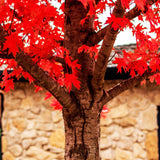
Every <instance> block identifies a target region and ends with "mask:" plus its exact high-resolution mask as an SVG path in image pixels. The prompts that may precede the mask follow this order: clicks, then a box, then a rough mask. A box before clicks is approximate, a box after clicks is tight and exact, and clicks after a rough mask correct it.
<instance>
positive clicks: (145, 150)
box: [2, 81, 160, 160]
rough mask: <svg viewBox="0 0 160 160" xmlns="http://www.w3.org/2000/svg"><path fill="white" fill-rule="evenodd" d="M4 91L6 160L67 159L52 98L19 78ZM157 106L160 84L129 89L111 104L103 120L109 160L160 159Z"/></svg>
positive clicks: (105, 152) (105, 154)
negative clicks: (45, 97) (36, 90)
mask: <svg viewBox="0 0 160 160" xmlns="http://www.w3.org/2000/svg"><path fill="white" fill-rule="evenodd" d="M107 85H109V86H111V85H113V84H112V83H110V82H109V81H108V82H107ZM4 95H5V102H4V112H3V117H2V126H3V136H2V151H3V160H62V159H63V155H64V126H63V120H62V115H61V112H59V111H54V110H53V109H52V108H51V107H49V105H50V100H46V101H44V95H45V91H40V92H38V93H35V92H34V88H33V87H32V86H29V85H28V84H27V83H20V82H19V83H16V86H15V90H14V91H12V92H8V93H5V94H4ZM156 105H160V87H157V86H156V85H150V86H148V87H146V86H141V87H137V88H134V89H131V90H128V91H125V92H124V93H122V94H121V95H120V96H118V97H117V98H115V99H113V100H112V101H111V102H110V103H108V104H107V106H108V107H109V109H110V112H109V113H108V115H107V118H106V119H101V142H100V149H101V152H100V154H101V157H102V159H103V160H158V144H157V143H158V139H157V117H156V116H157V110H156Z"/></svg>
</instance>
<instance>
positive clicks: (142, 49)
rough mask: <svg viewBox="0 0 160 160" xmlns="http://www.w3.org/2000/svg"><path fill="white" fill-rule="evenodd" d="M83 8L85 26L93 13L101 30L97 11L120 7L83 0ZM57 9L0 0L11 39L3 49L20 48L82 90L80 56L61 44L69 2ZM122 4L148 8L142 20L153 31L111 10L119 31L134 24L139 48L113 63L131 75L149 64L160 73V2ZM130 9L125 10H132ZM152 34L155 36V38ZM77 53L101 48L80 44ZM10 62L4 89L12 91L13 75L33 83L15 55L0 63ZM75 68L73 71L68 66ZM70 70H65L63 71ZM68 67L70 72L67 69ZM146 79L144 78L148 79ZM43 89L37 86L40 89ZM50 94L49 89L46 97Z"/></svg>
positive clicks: (41, 1) (40, 1)
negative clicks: (75, 56)
mask: <svg viewBox="0 0 160 160" xmlns="http://www.w3.org/2000/svg"><path fill="white" fill-rule="evenodd" d="M79 1H80V2H81V3H82V4H83V5H84V9H87V10H88V14H87V16H86V17H85V18H84V17H83V19H81V21H80V23H81V25H82V27H83V24H84V22H85V21H86V20H87V17H92V16H93V17H94V18H95V21H94V29H95V30H99V29H101V27H102V26H101V25H102V24H101V22H100V21H99V19H98V14H100V13H103V12H104V11H105V10H106V9H110V10H111V11H112V10H113V7H114V6H115V3H114V1H112V0H101V1H100V2H99V3H98V4H96V1H95V0H79ZM58 2H60V3H61V7H60V9H59V10H58V9H57V6H54V4H51V3H50V1H48V0H30V1H28V0H21V1H19V0H6V1H4V0H1V1H0V15H1V16H0V23H1V24H2V26H3V28H4V29H5V30H6V31H7V36H6V37H5V38H6V41H5V43H4V45H3V47H1V50H3V51H6V50H7V49H9V52H8V56H9V55H13V56H14V57H15V56H16V54H17V53H18V54H20V53H19V50H24V51H25V54H26V55H28V56H30V57H31V58H32V60H33V62H34V63H36V64H37V65H38V66H39V67H40V68H41V69H43V70H44V71H45V72H47V73H48V75H49V76H50V77H51V78H53V79H54V80H56V81H57V82H58V83H59V84H60V85H61V86H66V87H67V88H68V90H69V91H71V90H72V87H73V86H74V87H76V88H77V89H80V81H79V79H78V71H79V70H80V69H81V66H80V64H78V60H75V59H72V57H71V56H70V54H69V53H68V51H67V49H65V48H63V47H62V46H61V45H60V43H59V42H60V41H62V40H63V38H64V24H63V22H64V3H62V2H61V0H58ZM121 2H122V6H123V7H124V9H127V11H128V10H129V9H130V8H132V6H131V5H133V4H131V3H134V4H135V5H137V7H138V9H139V10H142V11H144V10H145V9H146V8H147V10H146V11H145V12H144V13H142V14H141V15H139V16H138V20H139V21H140V22H141V21H147V22H149V25H150V27H149V29H148V30H149V31H148V32H147V31H146V28H145V27H144V26H143V25H141V24H140V23H138V24H137V25H135V24H134V22H133V21H130V20H129V19H127V18H126V17H125V16H124V17H123V18H119V17H116V16H115V15H114V14H111V15H110V17H108V18H107V17H105V19H106V24H105V25H109V24H110V25H111V27H112V28H113V29H114V30H120V31H121V30H124V29H125V28H127V27H129V28H130V29H131V30H132V31H133V34H134V35H135V36H136V41H137V49H136V50H135V51H123V54H121V56H119V57H117V58H115V60H114V62H113V63H116V64H117V68H118V72H121V71H122V68H123V69H124V70H125V71H126V72H128V71H130V74H131V76H132V77H134V76H135V75H136V74H139V75H142V74H143V73H144V72H145V71H146V70H147V69H148V68H150V69H151V70H152V71H153V72H154V71H160V54H159V50H158V49H159V46H160V44H159V43H160V27H159V25H158V24H159V23H160V16H159V9H160V2H159V1H157V2H156V3H155V7H150V6H145V4H146V0H134V1H131V0H121ZM127 11H126V12H127ZM150 33H152V34H154V36H155V38H152V37H151V35H150ZM78 52H79V53H80V52H81V53H83V52H87V53H88V54H89V55H90V56H94V57H95V61H96V58H97V56H98V52H99V46H98V45H95V46H93V47H89V46H86V45H82V46H80V47H79V49H78ZM58 58H61V59H63V62H64V64H63V65H62V63H61V62H60V61H57V59H58ZM2 65H6V69H5V70H4V72H3V82H2V83H1V87H5V90H6V91H9V89H13V88H14V86H13V79H14V78H17V79H19V78H21V77H22V76H23V77H24V78H26V79H28V80H29V81H30V83H32V82H34V79H33V77H32V76H31V75H30V74H29V73H27V72H25V71H24V70H23V69H22V68H21V67H20V66H18V65H17V63H16V61H15V60H13V59H11V60H10V59H1V61H0V66H2ZM68 67H69V68H70V70H71V71H72V72H71V73H70V72H69V70H67V68H68ZM64 68H65V72H64ZM8 70H12V71H13V72H12V73H8ZM66 70H67V71H66ZM154 80H155V81H156V83H157V84H160V75H159V74H156V75H154V76H152V77H150V81H151V82H153V81H154ZM143 83H144V82H143ZM39 89H40V88H39V87H37V91H38V90H39ZM50 96H51V95H50V93H47V96H46V99H47V98H49V97H50ZM53 105H56V106H57V107H55V109H61V107H60V105H59V104H58V103H57V102H56V103H55V102H53Z"/></svg>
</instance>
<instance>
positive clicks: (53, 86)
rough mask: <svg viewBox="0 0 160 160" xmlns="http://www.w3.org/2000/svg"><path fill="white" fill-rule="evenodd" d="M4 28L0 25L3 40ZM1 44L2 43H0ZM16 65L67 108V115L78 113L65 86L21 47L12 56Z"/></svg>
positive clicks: (3, 40) (0, 35)
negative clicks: (14, 55)
mask: <svg viewBox="0 0 160 160" xmlns="http://www.w3.org/2000/svg"><path fill="white" fill-rule="evenodd" d="M5 32H6V31H5V30H4V29H3V27H2V26H0V39H1V40H2V41H0V42H5V35H6V34H5ZM1 44H3V43H1ZM12 56H13V55H12V54H10V55H7V50H6V53H4V54H1V57H5V58H9V57H10V58H13V57H12ZM14 59H15V61H16V62H17V64H18V65H20V66H21V67H22V68H23V69H24V71H26V72H28V73H29V74H30V75H31V76H32V77H33V78H34V79H35V84H36V85H38V86H40V87H43V88H45V89H46V90H48V91H49V92H50V93H51V94H52V95H53V96H54V97H55V98H56V99H57V100H58V101H59V102H60V103H61V105H62V106H63V109H65V110H67V113H68V116H72V117H74V116H75V115H76V113H78V111H79V110H78V109H77V107H76V103H75V102H74V101H73V99H72V98H71V96H70V94H69V93H68V92H67V91H66V90H67V89H66V88H65V87H61V86H60V85H59V84H58V83H57V82H56V81H55V80H54V79H53V78H51V77H50V76H49V75H48V74H47V72H45V71H44V70H42V69H41V68H40V67H39V66H38V65H37V64H35V63H34V62H33V61H32V58H31V57H30V56H28V55H27V54H25V53H24V52H23V51H22V50H21V49H19V53H17V54H16V57H14ZM65 113H66V112H65Z"/></svg>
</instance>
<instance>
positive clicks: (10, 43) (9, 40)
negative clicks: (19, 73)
mask: <svg viewBox="0 0 160 160" xmlns="http://www.w3.org/2000/svg"><path fill="white" fill-rule="evenodd" d="M7 48H8V49H9V53H12V54H13V56H16V54H17V53H18V52H19V48H22V41H21V39H20V37H19V36H18V35H17V34H11V35H9V36H7V37H6V41H5V43H4V47H3V49H4V50H5V49H7Z"/></svg>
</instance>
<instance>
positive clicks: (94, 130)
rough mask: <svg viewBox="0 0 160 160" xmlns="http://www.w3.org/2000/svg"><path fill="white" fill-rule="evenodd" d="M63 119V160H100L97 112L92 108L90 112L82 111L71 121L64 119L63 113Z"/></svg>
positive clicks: (70, 119) (98, 116) (98, 118)
mask: <svg viewBox="0 0 160 160" xmlns="http://www.w3.org/2000/svg"><path fill="white" fill-rule="evenodd" d="M77 107H79V106H77ZM81 108H83V107H81ZM63 118H64V125H65V160H100V156H99V139H100V115H99V112H97V111H96V110H95V109H94V107H93V108H92V109H90V110H85V109H84V110H83V111H82V113H80V114H79V115H77V116H76V117H74V118H73V119H72V118H66V117H65V113H64V112H63Z"/></svg>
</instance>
